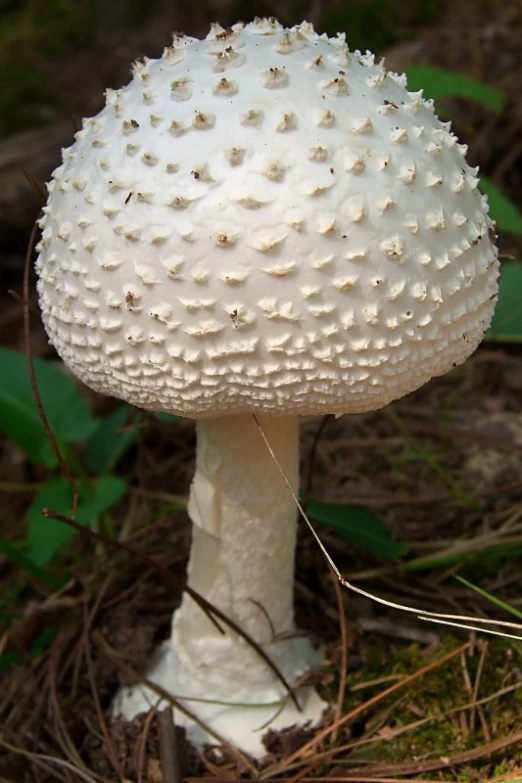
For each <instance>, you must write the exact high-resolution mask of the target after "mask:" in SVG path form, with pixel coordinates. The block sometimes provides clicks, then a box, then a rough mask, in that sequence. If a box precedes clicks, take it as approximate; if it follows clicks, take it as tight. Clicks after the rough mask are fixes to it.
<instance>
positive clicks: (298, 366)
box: [36, 19, 498, 417]
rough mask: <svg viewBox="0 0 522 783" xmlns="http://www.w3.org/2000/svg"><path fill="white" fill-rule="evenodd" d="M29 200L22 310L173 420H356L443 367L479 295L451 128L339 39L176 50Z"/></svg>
mask: <svg viewBox="0 0 522 783" xmlns="http://www.w3.org/2000/svg"><path fill="white" fill-rule="evenodd" d="M106 100H107V103H106V106H105V107H104V108H103V109H102V111H101V112H100V113H99V114H98V115H97V116H96V117H94V118H91V119H85V120H84V121H83V128H82V130H80V131H79V132H78V133H77V134H76V137H75V138H76V141H75V142H74V144H73V145H72V146H71V147H70V148H69V149H66V150H64V151H63V164H62V165H61V166H60V167H59V168H57V169H56V171H54V173H53V175H52V181H51V182H50V183H49V185H48V189H49V199H48V202H47V205H46V207H45V208H44V214H43V217H42V219H41V221H40V225H41V228H42V236H41V241H40V243H39V246H38V250H39V257H38V260H37V265H36V266H37V271H38V274H39V281H38V291H39V298H40V305H41V309H42V312H43V320H44V324H45V327H46V329H47V332H48V334H49V337H50V339H51V342H52V343H53V344H54V346H55V348H56V350H57V351H58V353H59V354H60V356H61V357H62V359H63V360H64V362H65V363H66V364H67V365H68V366H69V367H70V369H71V370H72V371H73V372H74V373H75V374H76V375H77V376H79V377H80V378H81V379H82V380H83V381H84V382H85V383H86V384H87V385H88V386H90V387H92V388H93V389H96V390H97V391H99V392H102V393H106V394H111V395H113V396H115V397H120V398H122V399H124V400H127V401H128V402H131V403H133V404H135V405H137V406H139V407H142V408H146V409H150V410H163V411H169V412H174V413H179V414H181V415H184V416H191V417H199V416H217V415H223V414H232V413H246V412H257V413H265V414H270V415H293V414H319V413H335V414H338V415H339V414H342V413H348V412H362V411H368V410H374V409H377V408H380V407H382V406H384V405H385V404H386V403H388V402H390V401H391V400H393V399H396V398H398V397H401V396H402V395H404V394H407V393H408V392H410V391H413V390H414V389H416V388H418V387H419V386H421V385H422V384H424V383H425V382H426V381H428V380H429V379H430V378H431V377H433V376H436V375H440V374H442V373H445V372H446V371H447V370H449V369H450V368H451V367H453V366H455V365H456V364H459V363H460V362H462V361H463V360H464V359H465V358H466V357H467V356H468V355H469V354H470V353H472V351H474V350H475V348H476V347H477V345H478V343H479V342H480V340H481V338H482V336H483V334H484V332H485V330H486V329H487V327H488V325H489V323H490V320H491V317H492V314H493V309H494V303H495V299H496V296H497V277H498V261H497V254H496V249H495V246H494V244H493V243H492V240H491V238H490V229H491V228H492V226H493V224H492V222H491V220H490V219H489V217H488V208H487V201H486V198H485V196H483V195H481V193H480V191H479V190H478V187H477V184H478V180H477V169H472V168H470V167H469V166H468V164H467V163H466V161H465V157H464V156H465V152H466V148H465V147H464V146H462V145H460V144H458V143H457V139H456V137H455V136H454V135H453V134H452V133H451V132H450V128H449V124H447V123H442V122H440V121H439V119H438V118H437V117H436V116H435V114H434V111H433V105H432V102H431V101H425V100H423V98H422V94H421V93H412V92H408V90H407V89H406V80H405V77H404V76H398V75H397V74H394V73H390V72H387V71H386V70H385V69H384V67H383V65H382V63H381V62H379V63H375V61H374V57H373V55H371V54H370V53H366V54H361V53H360V52H358V51H356V52H350V51H349V49H348V47H347V46H346V43H345V39H344V36H343V35H338V36H337V37H336V38H328V37H327V36H326V35H321V36H319V35H317V34H316V33H315V32H314V30H313V28H312V26H311V25H310V24H308V23H306V22H305V23H302V24H300V25H298V26H296V27H293V28H291V29H284V28H283V27H282V26H281V25H280V24H279V23H278V22H277V21H275V20H274V19H256V20H255V21H254V22H252V23H250V24H247V25H243V24H236V25H234V26H233V27H232V28H228V29H226V30H224V29H223V28H221V27H220V26H219V25H213V26H212V27H211V31H210V33H209V34H208V36H207V37H206V38H205V39H204V40H201V41H200V40H197V39H194V38H188V37H185V36H178V35H175V36H174V41H173V45H172V46H171V47H169V48H167V49H166V50H165V51H164V52H163V56H162V57H161V58H160V59H157V60H149V59H147V58H145V59H143V60H141V61H138V62H136V63H135V64H134V67H133V78H132V81H131V82H130V83H129V84H128V85H127V86H126V87H124V88H122V89H120V90H116V91H114V90H108V91H107V93H106Z"/></svg>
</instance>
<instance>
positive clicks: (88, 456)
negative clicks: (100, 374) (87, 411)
mask: <svg viewBox="0 0 522 783" xmlns="http://www.w3.org/2000/svg"><path fill="white" fill-rule="evenodd" d="M132 410H133V409H132V408H131V407H130V405H120V407H119V408H116V410H115V411H113V412H112V413H111V414H109V416H107V417H106V418H105V419H103V420H102V422H101V424H100V426H99V427H98V429H97V430H96V432H95V433H94V434H93V435H92V436H91V437H90V438H89V441H88V443H87V448H86V449H85V453H84V462H85V464H86V465H87V467H88V468H89V470H91V471H92V472H93V473H97V474H98V475H102V474H105V473H109V472H110V471H111V470H113V469H114V467H115V466H116V465H117V463H118V462H119V460H120V459H121V458H122V456H123V455H124V454H125V452H126V451H127V449H129V448H130V447H131V446H132V445H133V444H134V443H135V442H136V440H137V438H138V430H137V428H136V427H129V429H127V430H125V432H118V430H120V429H121V428H122V427H125V425H126V424H127V423H128V420H129V416H130V414H131V413H132ZM138 421H139V418H138V419H137V422H136V423H138Z"/></svg>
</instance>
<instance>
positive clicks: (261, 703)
mask: <svg viewBox="0 0 522 783" xmlns="http://www.w3.org/2000/svg"><path fill="white" fill-rule="evenodd" d="M259 422H260V424H261V426H262V428H263V430H264V432H265V434H266V436H267V439H268V441H269V443H270V445H271V447H272V449H273V451H274V453H275V455H276V457H277V460H278V462H279V464H280V465H281V467H282V469H283V470H284V472H285V474H286V476H287V477H288V479H289V481H290V483H291V485H292V487H293V488H294V490H295V491H296V492H297V487H298V480H299V479H298V474H299V419H298V417H296V416H292V417H282V418H269V417H261V416H260V417H259ZM197 436H198V444H197V459H196V472H195V476H194V480H193V482H192V487H191V491H190V499H189V507H188V510H189V515H190V517H191V519H192V521H193V523H194V527H193V542H192V551H191V555H190V561H189V566H188V583H189V585H190V586H191V587H192V588H193V589H194V590H197V592H198V593H199V594H200V595H201V596H203V597H204V598H206V599H207V600H208V601H209V602H211V603H212V604H213V605H214V606H216V607H217V608H219V609H221V611H222V612H224V613H225V614H226V615H227V616H228V617H229V618H230V619H231V620H234V621H235V623H237V625H238V626H240V627H241V628H242V630H244V631H246V632H247V633H248V634H249V635H250V636H251V637H252V639H254V640H255V641H256V642H257V643H258V645H261V646H262V648H263V650H264V651H265V652H266V654H267V655H268V656H269V657H270V659H271V660H272V662H273V663H274V664H275V665H276V666H277V668H278V669H279V671H280V673H281V674H282V675H283V677H284V678H285V679H286V681H287V682H289V683H290V684H291V685H294V683H295V682H296V680H297V678H298V677H299V675H301V674H302V673H303V672H304V671H306V670H307V669H308V668H310V666H312V665H315V664H317V663H318V662H319V660H318V655H317V654H316V653H315V652H314V651H313V649H312V646H311V644H310V642H309V640H308V639H307V638H306V637H303V636H299V635H298V634H296V633H295V626H294V616H293V578H294V556H295V540H296V520H297V512H296V508H295V502H294V500H293V498H292V495H291V493H290V492H289V489H288V486H287V485H286V483H285V482H284V481H283V478H282V476H281V474H280V472H279V469H278V467H277V465H276V464H275V462H274V459H273V457H272V456H271V454H270V453H269V451H268V449H267V448H266V445H265V443H264V442H263V439H262V437H261V434H260V432H259V430H258V427H257V426H256V424H255V421H254V418H253V417H252V416H251V415H249V414H245V415H237V416H226V417H221V418H216V419H203V420H200V421H198V424H197ZM223 631H224V633H220V631H219V630H218V629H217V628H216V627H215V625H214V624H213V623H212V622H211V621H210V620H209V619H208V617H207V616H206V615H205V613H204V612H203V611H202V610H201V608H200V607H199V606H198V605H197V604H196V603H195V602H194V601H193V599H192V598H190V596H189V595H188V594H187V593H185V594H184V596H183V599H182V601H181V606H180V607H179V609H178V610H177V611H176V612H175V613H174V617H173V622H172V636H171V639H170V640H169V642H168V643H167V644H165V645H164V646H163V648H161V649H160V651H159V654H158V655H157V657H156V661H155V663H154V665H153V667H152V670H151V671H150V672H149V674H148V678H149V679H150V680H151V681H152V682H154V683H156V684H157V685H160V686H161V687H162V688H164V689H165V690H167V691H168V692H170V693H172V694H173V695H174V696H175V697H177V698H178V699H180V700H181V701H182V703H184V704H185V706H186V707H187V708H188V709H189V710H190V711H191V712H192V713H194V714H195V715H197V717H198V718H199V719H200V720H202V721H203V722H204V723H205V724H206V726H208V727H209V728H210V729H211V730H214V731H216V732H217V733H218V734H219V735H220V736H221V737H223V738H225V739H228V740H229V741H231V742H232V743H233V744H235V745H237V746H238V747H240V748H242V749H243V750H245V751H247V752H249V753H252V754H253V755H256V756H262V755H263V753H264V747H263V745H262V735H263V731H260V728H261V727H262V726H264V725H265V724H266V725H267V728H268V727H270V728H284V727H288V726H292V725H294V724H304V723H307V722H312V723H317V721H318V720H319V719H320V718H321V714H322V712H323V710H324V708H325V706H326V705H325V703H324V702H323V701H322V700H321V699H320V698H319V696H318V695H317V694H316V692H315V691H314V690H313V689H311V688H309V687H304V688H303V687H301V688H298V689H297V691H296V692H295V695H296V697H297V700H298V702H299V706H300V708H301V709H300V711H298V710H297V709H296V707H295V705H294V704H293V703H292V702H291V700H290V699H289V697H288V694H287V692H286V690H285V688H284V686H283V685H282V683H281V681H280V680H279V679H278V678H277V677H276V676H275V674H274V672H273V671H272V669H271V668H270V667H269V666H268V665H267V663H266V661H264V660H263V659H262V658H261V656H260V655H259V654H258V652H257V651H256V650H255V649H254V648H253V647H252V646H251V645H250V644H248V642H247V641H246V640H245V639H244V638H243V637H241V636H239V635H238V634H236V633H234V632H233V631H232V630H231V629H230V628H229V627H228V626H224V627H223ZM156 703H157V695H156V694H155V693H154V692H150V691H148V690H147V689H146V688H144V687H143V686H138V687H134V688H131V689H129V690H125V689H124V690H122V691H121V692H120V694H119V697H118V699H117V702H116V712H117V713H119V714H122V715H124V716H125V717H127V718H131V717H133V716H134V715H136V714H137V713H139V712H143V711H145V710H146V709H148V708H149V707H150V706H152V705H154V704H156ZM177 721H178V722H179V723H181V724H182V725H186V726H187V727H188V730H189V737H190V738H191V739H192V741H194V742H196V743H197V744H201V743H202V742H205V741H212V739H213V738H212V735H210V734H207V733H206V732H205V731H204V730H203V729H202V728H201V727H200V726H199V725H197V724H195V723H194V722H192V721H191V720H190V719H188V718H186V717H185V716H184V715H183V714H179V713H177Z"/></svg>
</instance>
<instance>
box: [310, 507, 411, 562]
mask: <svg viewBox="0 0 522 783" xmlns="http://www.w3.org/2000/svg"><path fill="white" fill-rule="evenodd" d="M306 513H307V514H308V516H309V517H310V518H311V519H314V520H315V521H316V522H320V523H322V524H323V525H326V526H327V527H330V528H331V529H332V530H334V531H335V532H336V533H337V534H338V535H339V536H341V537H342V538H344V539H346V540H347V541H349V542H350V543H351V544H354V546H358V547H359V548H360V549H364V550H365V551H366V552H370V553H371V554H372V555H376V556H377V557H382V558H383V559H384V560H394V559H395V558H397V557H398V556H399V555H401V554H402V553H403V552H404V551H405V549H406V547H405V545H404V543H403V542H402V541H392V539H391V538H390V533H389V530H388V528H387V527H386V525H385V524H384V523H383V522H381V520H380V519H378V518H377V517H376V516H374V515H373V514H372V513H371V512H369V511H366V510H365V509H362V508H356V507H355V506H343V505H340V504H337V503H323V502H322V501H320V500H311V501H310V502H309V503H308V505H307V507H306Z"/></svg>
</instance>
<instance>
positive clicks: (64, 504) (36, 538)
mask: <svg viewBox="0 0 522 783" xmlns="http://www.w3.org/2000/svg"><path fill="white" fill-rule="evenodd" d="M126 486H127V485H126V482H125V481H124V480H123V479H119V478H116V477H115V476H102V477H101V478H99V479H98V480H97V481H96V482H94V483H92V484H79V485H78V491H79V502H78V511H77V514H76V521H77V522H79V524H80V525H86V526H88V525H91V524H92V522H93V520H94V519H95V518H96V517H97V516H98V515H99V514H101V513H103V512H104V511H107V510H108V509H109V508H110V507H111V506H112V505H114V503H116V502H117V501H118V500H120V498H121V497H122V496H123V494H124V493H125V489H126ZM71 507H72V492H71V488H70V487H69V484H68V483H67V481H66V480H65V479H64V478H63V477H62V476H60V477H59V478H55V479H52V480H51V481H49V482H48V483H47V484H46V485H45V486H44V487H42V489H41V490H40V492H39V493H38V494H37V496H36V497H35V499H34V501H33V503H32V505H31V507H30V508H29V511H28V519H29V530H28V546H29V555H30V557H31V560H32V561H33V563H35V564H36V565H38V566H42V565H45V563H48V562H49V560H51V558H52V557H53V556H54V555H55V554H56V553H57V552H58V551H59V549H60V548H61V547H62V546H63V544H65V542H66V541H69V540H70V539H71V538H73V537H74V536H75V535H76V531H75V530H73V528H71V527H68V526H67V525H65V524H63V523H62V522H58V521H57V520H55V519H47V518H45V517H43V516H42V509H43V508H50V509H52V510H53V511H56V512H58V513H60V514H64V515H65V516H67V515H69V514H70V513H71Z"/></svg>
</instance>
